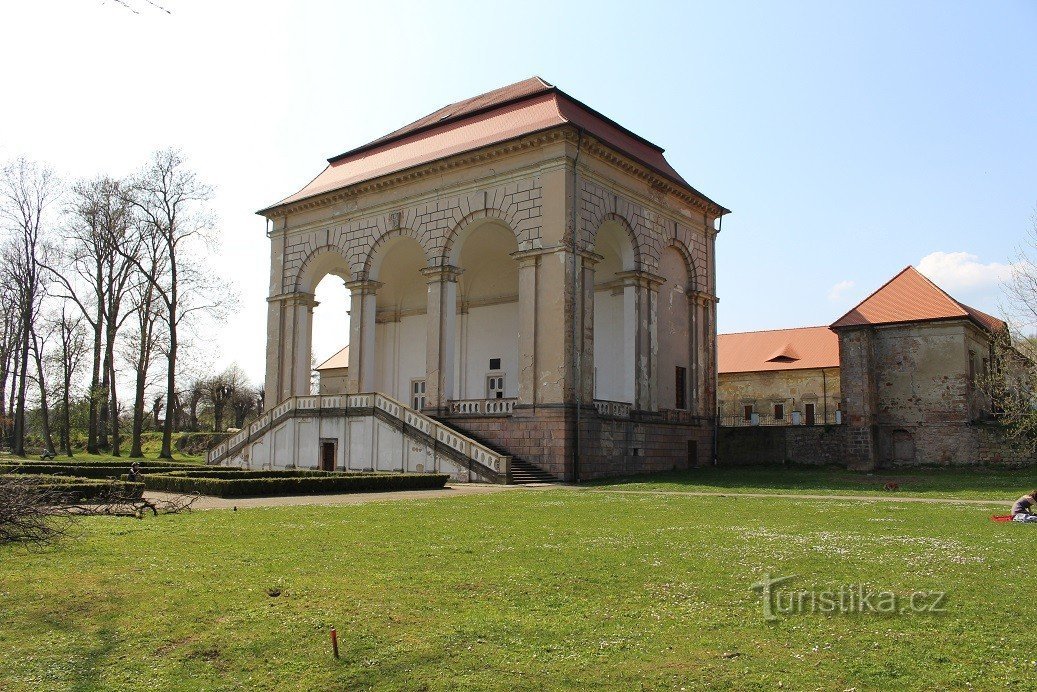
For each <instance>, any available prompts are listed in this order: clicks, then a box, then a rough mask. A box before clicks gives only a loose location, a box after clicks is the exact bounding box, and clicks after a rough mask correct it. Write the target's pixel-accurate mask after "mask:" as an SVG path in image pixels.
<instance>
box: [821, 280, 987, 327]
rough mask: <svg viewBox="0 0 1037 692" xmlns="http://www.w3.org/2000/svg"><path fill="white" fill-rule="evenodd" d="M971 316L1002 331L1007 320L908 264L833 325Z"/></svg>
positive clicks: (980, 325)
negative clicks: (956, 296)
mask: <svg viewBox="0 0 1037 692" xmlns="http://www.w3.org/2000/svg"><path fill="white" fill-rule="evenodd" d="M962 318H965V319H970V320H972V321H973V322H974V323H975V324H977V325H978V326H979V327H981V328H982V329H986V330H988V331H1000V330H1002V329H1004V328H1005V323H1004V322H1002V321H1001V320H999V319H997V318H996V317H992V316H990V315H988V314H986V313H985V312H982V311H980V310H977V309H975V308H972V307H969V306H968V305H965V304H964V303H960V302H958V301H957V300H955V299H954V298H952V297H951V296H950V295H948V294H947V292H946V291H944V290H943V289H942V288H940V287H939V286H937V285H936V284H934V283H933V282H932V281H930V280H929V279H927V278H926V277H924V276H923V275H922V274H921V273H920V272H919V271H918V270H917V269H915V268H914V267H911V266H908V267H905V268H904V269H903V270H902V271H901V272H900V273H899V274H897V275H896V276H894V277H893V278H892V279H890V280H889V281H887V282H886V283H885V284H883V285H882V286H880V287H879V289H878V290H877V291H875V292H874V293H872V294H871V295H870V296H868V297H867V298H865V299H864V300H862V301H861V302H860V303H859V304H858V305H857V306H856V307H855V308H853V309H852V310H850V311H849V312H848V313H846V314H845V315H843V316H842V317H840V318H839V319H838V320H836V321H835V322H834V323H833V324H832V329H839V328H841V327H858V326H862V325H879V324H900V323H904V322H931V321H933V320H948V319H962Z"/></svg>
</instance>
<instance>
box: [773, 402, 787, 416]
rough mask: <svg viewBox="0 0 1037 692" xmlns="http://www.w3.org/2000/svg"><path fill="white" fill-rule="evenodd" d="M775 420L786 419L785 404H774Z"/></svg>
mask: <svg viewBox="0 0 1037 692" xmlns="http://www.w3.org/2000/svg"><path fill="white" fill-rule="evenodd" d="M774 420H785V404H774Z"/></svg>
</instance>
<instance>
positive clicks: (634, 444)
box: [446, 407, 713, 481]
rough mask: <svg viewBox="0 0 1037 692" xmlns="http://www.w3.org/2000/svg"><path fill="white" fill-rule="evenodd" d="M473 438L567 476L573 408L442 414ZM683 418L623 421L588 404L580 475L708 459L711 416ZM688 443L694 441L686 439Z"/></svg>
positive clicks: (669, 467)
mask: <svg viewBox="0 0 1037 692" xmlns="http://www.w3.org/2000/svg"><path fill="white" fill-rule="evenodd" d="M446 420H448V421H449V422H450V423H451V424H452V425H455V426H456V427H457V428H458V429H460V430H463V431H465V432H466V434H469V435H471V436H472V437H473V438H475V439H477V440H481V441H484V442H487V443H489V444H490V445H492V446H493V447H496V448H497V449H500V450H502V451H504V452H507V453H508V454H511V455H512V456H515V457H518V458H520V459H523V460H524V461H528V462H529V463H531V464H534V465H535V466H538V467H540V468H542V469H544V470H545V471H547V472H548V473H551V474H552V475H554V476H556V477H557V478H559V479H562V480H566V481H572V480H573V479H574V471H573V447H574V445H575V444H576V438H575V431H576V411H575V409H573V408H563V407H552V408H542V409H539V410H537V411H535V412H534V411H530V410H524V409H516V411H515V413H514V415H512V416H510V417H508V416H501V417H489V416H479V417H462V416H452V417H450V418H448V419H446ZM689 420H690V422H687V423H673V422H666V421H664V420H662V419H656V420H625V419H616V418H608V417H603V416H600V415H598V413H597V411H596V410H595V409H593V408H589V407H588V408H585V409H583V410H582V411H581V412H580V430H581V436H580V455H579V459H580V461H579V464H580V468H579V477H580V480H590V479H593V478H605V477H611V476H624V475H631V474H636V473H648V472H653V471H672V470H674V469H686V468H689V467H691V466H696V465H706V464H710V463H712V454H713V427H712V425H711V421H709V420H703V419H689ZM689 443H694V444H689Z"/></svg>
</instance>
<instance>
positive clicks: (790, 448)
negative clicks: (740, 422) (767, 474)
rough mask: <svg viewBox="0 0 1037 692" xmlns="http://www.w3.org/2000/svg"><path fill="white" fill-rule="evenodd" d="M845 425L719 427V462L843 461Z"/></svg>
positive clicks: (822, 463)
mask: <svg viewBox="0 0 1037 692" xmlns="http://www.w3.org/2000/svg"><path fill="white" fill-rule="evenodd" d="M846 432H847V429H846V427H845V426H842V425H816V426H812V427H807V426H780V427H779V426H772V427H743V428H721V429H720V430H719V432H718V433H717V463H718V464H719V465H720V466H766V465H773V464H784V463H792V464H805V465H816V466H838V465H842V464H843V463H844V459H845V451H846Z"/></svg>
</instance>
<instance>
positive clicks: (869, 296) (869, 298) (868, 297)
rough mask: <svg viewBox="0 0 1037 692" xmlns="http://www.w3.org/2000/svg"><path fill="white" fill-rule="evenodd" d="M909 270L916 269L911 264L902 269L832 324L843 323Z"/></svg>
mask: <svg viewBox="0 0 1037 692" xmlns="http://www.w3.org/2000/svg"><path fill="white" fill-rule="evenodd" d="M908 269H914V267H913V266H912V265H910V264H909V265H907V266H906V267H904V268H903V269H901V270H900V271H898V272H897V273H896V274H894V275H893V276H892V277H890V278H889V279H888V280H887V281H886V283H884V284H882V285H881V286H879V287H878V288H876V289H875V290H874V291H872V292H871V293H869V294H868V295H867V296H866V297H865V298H864V299H863V300H861V301H860V302H859V303H857V304H856V305H854V306H853V307H852V308H850V309H849V310H847V311H846V312H844V313H843V314H842V316H841V317H840V318H839V319H837V320H836V321H835V322H832V324H839V323H840V322H842V321H843V320H844V319H846V317H847V316H848V315H849V314H850V313H851V312H853V311H854V310H856V309H857V308H859V307H860V306H862V305H864V304H865V303H867V302H868V301H869V300H871V299H872V298H874V297H875V294H877V293H878V292H879V291H881V290H882V289H884V288H885V287H886V286H889V285H890V284H891V283H893V281H894V280H896V279H897V277H899V276H900V275H901V274H903V273H904V272H906V271H907V270H908ZM830 326H831V325H830Z"/></svg>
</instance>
